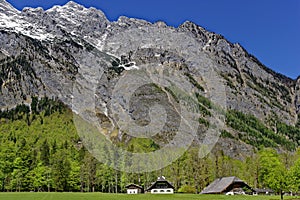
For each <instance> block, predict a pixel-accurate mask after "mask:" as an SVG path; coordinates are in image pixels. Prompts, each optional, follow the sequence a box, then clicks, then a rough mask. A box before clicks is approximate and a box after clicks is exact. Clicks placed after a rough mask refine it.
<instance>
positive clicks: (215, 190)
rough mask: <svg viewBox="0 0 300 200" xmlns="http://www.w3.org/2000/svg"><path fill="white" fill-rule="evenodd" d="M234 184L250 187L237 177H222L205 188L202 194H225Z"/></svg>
mask: <svg viewBox="0 0 300 200" xmlns="http://www.w3.org/2000/svg"><path fill="white" fill-rule="evenodd" d="M233 183H241V184H243V185H245V186H247V187H249V186H248V185H247V184H246V183H245V182H244V181H242V180H241V179H239V178H237V177H235V176H231V177H222V178H218V179H216V180H214V181H213V182H212V183H211V184H210V185H208V186H207V187H206V188H204V190H202V192H201V194H220V193H223V192H225V191H226V189H227V188H228V187H229V186H231V185H232V184H233ZM249 188H250V187H249Z"/></svg>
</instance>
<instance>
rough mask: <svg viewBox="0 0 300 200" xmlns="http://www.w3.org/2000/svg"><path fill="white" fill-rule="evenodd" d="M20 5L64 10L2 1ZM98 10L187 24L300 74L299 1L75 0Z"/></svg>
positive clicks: (38, 1) (33, 0)
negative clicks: (214, 33) (190, 22)
mask: <svg viewBox="0 0 300 200" xmlns="http://www.w3.org/2000/svg"><path fill="white" fill-rule="evenodd" d="M7 1H8V2H10V3H11V4H12V5H13V6H15V7H16V8H18V9H22V8H23V7H25V6H31V7H38V6H40V7H43V8H44V9H48V8H50V7H52V6H53V5H57V4H59V5H63V4H65V3H66V2H68V1H67V0H49V1H47V0H46V1H45V0H7ZM75 2H77V3H80V4H83V5H85V6H86V7H91V6H93V7H96V8H98V9H101V10H102V11H103V12H104V13H105V14H106V16H107V18H108V19H109V20H116V19H117V18H118V17H119V16H121V15H125V16H128V17H136V18H143V19H146V20H148V21H151V22H155V21H157V20H163V21H165V22H166V23H167V24H168V25H172V26H178V25H179V24H181V23H183V22H184V21H186V20H189V21H193V22H195V23H197V24H198V25H200V26H202V27H204V28H206V29H208V30H210V31H213V32H216V33H219V34H221V35H223V36H225V37H226V38H227V39H228V40H229V41H231V42H233V43H236V42H238V43H240V44H242V46H243V47H244V48H245V49H246V50H247V51H248V52H249V53H251V54H253V55H254V56H256V57H257V58H258V59H259V60H260V61H261V62H262V63H263V64H265V65H266V66H267V67H269V68H271V69H273V70H275V71H277V72H280V73H282V74H284V75H286V76H289V77H291V78H297V77H298V76H299V75H300V39H299V38H300V0H75Z"/></svg>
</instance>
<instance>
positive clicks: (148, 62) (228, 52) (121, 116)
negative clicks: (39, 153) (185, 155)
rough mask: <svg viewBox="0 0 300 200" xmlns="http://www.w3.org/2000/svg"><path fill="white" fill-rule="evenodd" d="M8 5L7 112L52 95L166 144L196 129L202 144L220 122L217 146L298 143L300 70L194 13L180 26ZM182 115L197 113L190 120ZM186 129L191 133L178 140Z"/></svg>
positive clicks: (232, 150)
mask: <svg viewBox="0 0 300 200" xmlns="http://www.w3.org/2000/svg"><path fill="white" fill-rule="evenodd" d="M0 11H1V12H0V85H1V96H0V107H1V109H2V111H4V110H10V109H13V108H15V107H16V106H17V105H20V104H25V105H28V106H29V107H30V105H31V102H32V99H33V98H34V97H38V98H42V97H45V96H47V97H49V98H52V99H58V100H59V101H61V102H63V103H64V104H65V105H67V106H69V108H71V109H72V110H73V112H74V113H76V114H78V115H80V116H81V117H83V118H84V119H86V120H88V121H92V120H95V116H96V118H97V120H99V122H100V124H101V130H102V131H103V133H105V134H106V135H107V136H108V137H110V138H113V139H114V140H119V141H128V140H130V138H131V136H130V134H132V136H137V134H139V133H138V132H139V131H141V130H142V132H147V133H149V134H150V136H151V137H150V138H152V139H153V140H154V142H155V143H156V144H157V145H159V146H164V145H166V144H168V143H169V142H173V143H174V145H177V146H180V145H183V146H184V145H185V143H189V142H190V141H188V139H190V137H188V135H189V132H195V134H194V133H193V134H194V136H195V135H196V139H195V140H194V143H196V144H197V143H201V141H202V142H203V140H204V141H205V136H204V135H203V134H202V133H203V132H206V131H207V130H209V129H210V127H214V126H216V124H218V123H219V124H221V125H220V127H218V128H219V130H218V131H219V132H222V134H221V136H222V137H221V138H220V139H219V140H218V145H217V147H216V148H215V149H218V148H220V149H223V151H224V152H225V153H226V154H228V155H230V156H232V157H239V156H240V154H251V153H253V149H254V148H253V147H255V148H259V146H260V145H262V146H270V147H274V148H277V149H279V150H280V149H288V150H293V149H295V147H297V146H298V145H299V144H300V138H299V135H300V134H299V129H298V128H297V126H299V122H298V121H299V115H298V114H299V109H300V77H299V78H298V79H297V80H293V79H291V78H288V77H286V76H284V75H282V74H279V73H276V72H274V71H273V70H271V69H269V68H267V67H266V66H264V65H263V64H262V63H261V62H260V61H259V60H257V59H256V58H255V57H254V56H253V55H250V54H249V53H248V52H247V51H246V50H245V49H244V48H243V47H242V46H241V45H240V44H232V43H230V42H229V41H228V40H226V39H225V38H224V37H223V36H221V35H219V34H217V33H213V32H209V31H207V30H205V29H204V28H202V27H200V26H198V25H196V24H194V23H192V22H185V23H183V24H182V25H181V26H179V27H178V28H174V27H169V26H167V25H166V24H165V23H164V22H156V23H150V22H147V21H145V20H140V19H133V18H127V17H120V18H119V19H118V20H117V21H114V22H110V21H109V20H108V19H107V18H106V17H105V15H104V13H103V12H101V11H100V10H97V9H95V8H85V7H83V6H81V5H79V4H77V3H75V2H72V1H71V2H69V3H67V4H66V5H64V6H54V7H53V8H51V9H49V10H43V9H42V8H24V9H23V10H22V11H18V10H16V9H15V8H14V7H13V6H11V5H10V4H9V3H7V2H6V1H5V0H0ZM143 73H145V74H146V75H145V79H143V76H144V75H143ZM157 104H159V105H157ZM153 106H154V108H153V109H154V111H155V112H153V111H151V107H153ZM157 106H158V107H157ZM182 106H186V107H187V108H186V109H187V110H186V111H188V113H192V114H193V115H192V116H189V115H188V114H187V115H184V114H183V113H184V112H185V110H184V109H183V107H182ZM162 107H163V108H164V111H161V110H163V109H161V108H162ZM195 107H197V108H195ZM178 108H182V110H180V109H178ZM191 110H192V111H191ZM195 110H196V111H195ZM216 110H218V111H216ZM220 110H221V111H220ZM194 114H197V116H198V118H197V119H196V120H195V116H196V115H195V116H194ZM181 115H184V117H183V118H185V117H186V118H185V119H191V121H192V122H184V123H182V119H181V117H182V116H181ZM199 116H200V117H199ZM213 116H214V117H213ZM223 117H226V121H225V120H224V118H223ZM198 119H199V121H200V126H199V128H198V129H197V124H196V125H195V122H197V123H198ZM193 120H194V121H193ZM162 121H166V123H165V124H164V125H163V124H161V122H162ZM188 121H189V120H188ZM220 121H221V122H220ZM297 123H298V125H297ZM132 124H134V125H135V126H136V125H138V126H139V127H142V128H140V129H138V130H132V129H131V127H130V126H131V125H132ZM149 124H151V125H152V126H149ZM181 124H183V125H182V127H181ZM222 124H224V125H222ZM143 127H144V128H143ZM147 128H148V129H147ZM159 128H161V129H160V130H163V131H162V132H160V134H156V135H155V134H154V133H152V132H155V131H157V130H156V129H159ZM120 129H121V131H120ZM189 129H191V131H189ZM195 129H196V131H195ZM183 130H185V131H183ZM178 131H181V132H183V133H185V134H186V136H187V137H184V136H183V138H185V139H182V138H180V140H175V141H174V140H173V139H174V138H176V136H175V135H176V132H178ZM214 142H216V141H214V139H212V141H209V142H208V143H213V144H214ZM182 143H183V144H182Z"/></svg>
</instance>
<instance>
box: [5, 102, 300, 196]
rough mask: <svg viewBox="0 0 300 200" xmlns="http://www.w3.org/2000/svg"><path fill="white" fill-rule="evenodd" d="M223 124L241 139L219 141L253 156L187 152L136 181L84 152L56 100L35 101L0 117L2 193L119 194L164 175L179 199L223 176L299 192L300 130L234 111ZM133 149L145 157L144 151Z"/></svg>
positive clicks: (69, 115)
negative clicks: (241, 146) (246, 148)
mask: <svg viewBox="0 0 300 200" xmlns="http://www.w3.org/2000/svg"><path fill="white" fill-rule="evenodd" d="M226 117H227V125H228V126H230V127H235V128H236V129H237V130H239V131H240V132H241V134H239V135H233V134H232V133H229V132H227V131H225V130H224V131H223V132H222V137H230V138H233V139H234V138H238V139H241V140H243V141H245V142H246V143H249V144H252V143H253V145H254V146H256V147H257V149H258V150H257V152H256V154H255V155H253V156H251V157H247V158H245V159H244V160H234V159H232V158H229V157H228V156H226V155H224V153H223V152H222V151H219V152H216V153H214V154H210V155H208V156H207V157H205V158H203V159H200V158H199V157H198V149H196V148H190V149H189V150H188V151H187V152H186V153H185V154H184V155H183V156H182V157H181V158H180V159H178V160H176V161H174V162H173V163H172V164H171V165H169V166H168V167H166V168H164V169H161V170H159V171H155V172H149V173H141V174H133V173H126V172H120V171H116V170H114V169H112V168H109V167H107V166H106V165H104V164H102V163H99V162H98V161H97V160H96V159H95V158H94V157H93V156H92V155H91V154H90V153H89V152H88V151H87V150H86V149H85V148H84V146H83V145H82V144H81V141H80V138H79V137H78V135H77V133H76V128H75V126H74V123H73V114H72V112H71V110H70V109H68V108H67V107H66V106H64V105H63V104H62V103H60V102H58V101H56V100H53V99H49V98H42V99H40V100H39V99H37V98H35V97H33V98H32V103H31V105H30V107H29V105H25V104H24V105H19V106H17V107H15V108H14V109H11V110H6V111H2V112H0V118H1V119H0V120H1V121H0V190H1V191H17V192H19V191H84V192H93V191H100V192H110V193H120V192H125V185H127V184H129V183H137V184H141V185H143V186H144V187H148V186H150V184H151V182H153V181H155V180H156V178H157V176H160V175H164V176H166V177H167V179H168V180H169V181H170V182H172V183H173V184H174V186H175V189H176V191H179V192H195V193H196V192H200V191H201V190H202V189H203V188H204V187H205V186H207V185H208V184H209V183H210V182H211V181H213V180H214V179H215V178H217V177H222V176H238V177H239V178H241V179H243V180H245V181H246V182H247V183H248V184H249V185H251V186H252V187H254V188H264V187H266V188H272V189H274V190H275V191H277V192H279V191H280V190H281V189H283V190H285V191H294V192H296V191H300V150H299V149H297V142H299V129H298V128H295V127H292V126H287V125H285V124H279V125H277V131H276V132H275V131H272V130H271V129H270V128H267V127H266V126H265V125H263V123H262V122H260V121H259V120H258V119H256V118H255V117H253V116H249V115H245V114H242V113H240V112H237V111H229V112H228V113H227V114H226ZM237 124H239V126H238V125H237ZM242 133H243V134H242ZM288 134H289V135H288ZM284 135H288V136H289V139H287V137H285V136H284ZM138 144H139V143H138V142H136V141H135V140H134V139H133V140H131V141H130V145H127V146H128V149H129V150H130V148H133V147H132V145H138ZM278 145H282V146H283V147H286V149H289V150H291V151H286V153H280V154H278V153H277V152H276V151H275V150H274V149H272V148H274V147H277V146H278ZM150 146H151V148H154V149H155V148H158V147H157V146H153V145H152V144H150ZM138 148H139V151H141V150H142V151H144V152H148V151H149V145H140V146H138ZM152 150H153V149H152Z"/></svg>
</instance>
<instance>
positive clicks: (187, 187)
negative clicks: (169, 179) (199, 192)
mask: <svg viewBox="0 0 300 200" xmlns="http://www.w3.org/2000/svg"><path fill="white" fill-rule="evenodd" d="M178 193H191V194H194V193H196V188H195V187H193V186H190V185H183V186H182V187H181V188H179V189H178Z"/></svg>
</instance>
